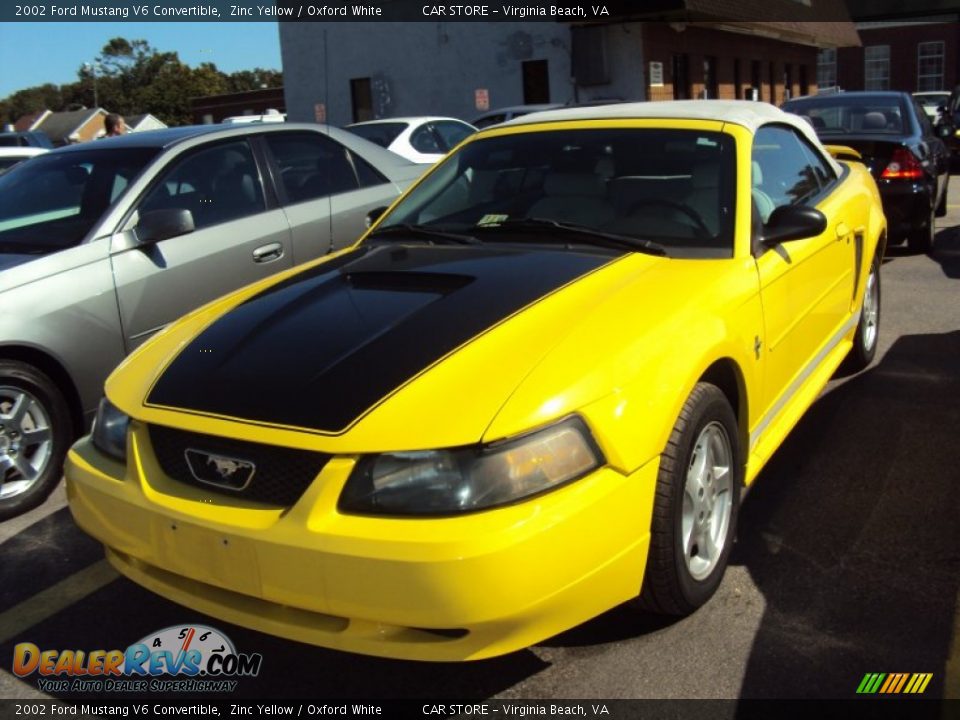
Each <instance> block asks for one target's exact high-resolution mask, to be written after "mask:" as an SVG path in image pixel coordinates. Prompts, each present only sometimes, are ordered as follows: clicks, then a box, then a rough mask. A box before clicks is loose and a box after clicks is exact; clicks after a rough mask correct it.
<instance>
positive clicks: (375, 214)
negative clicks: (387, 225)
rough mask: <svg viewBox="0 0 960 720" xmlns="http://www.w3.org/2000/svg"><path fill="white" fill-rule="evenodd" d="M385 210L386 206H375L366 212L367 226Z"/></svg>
mask: <svg viewBox="0 0 960 720" xmlns="http://www.w3.org/2000/svg"><path fill="white" fill-rule="evenodd" d="M386 211H387V206H386V205H384V206H383V207H376V208H374V209H373V210H371V211H370V212H368V213H367V227H371V226H372V225H373V224H374V223H375V222H376V221H377V220H379V219H380V216H381V215H383V214H384V213H385V212H386Z"/></svg>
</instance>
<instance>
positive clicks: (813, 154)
mask: <svg viewBox="0 0 960 720" xmlns="http://www.w3.org/2000/svg"><path fill="white" fill-rule="evenodd" d="M800 147H802V148H803V151H804V154H805V155H806V156H807V162H809V163H810V167H812V168H813V171H814V172H815V173H816V175H817V180H819V181H820V188H821V189H822V188H825V187H826V186H827V185H829V184H830V183H832V182H833V181H834V180H836V179H837V173H836V171H835V170H834V169H833V167H832V166H831V165H830V164H829V163H827V161H826V159H824V157H823V155H822V154H820V152H818V151H817V150H814V149H813V148H812V147H810V143H808V142H806V141H805V140H804V139H803V138H801V139H800Z"/></svg>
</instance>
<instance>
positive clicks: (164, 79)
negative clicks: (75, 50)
mask: <svg viewBox="0 0 960 720" xmlns="http://www.w3.org/2000/svg"><path fill="white" fill-rule="evenodd" d="M281 85H283V74H282V73H280V72H279V71H277V70H268V69H264V68H254V69H253V70H241V71H238V72H234V73H230V74H229V75H227V74H226V73H224V72H222V71H221V70H219V69H218V68H217V66H216V65H214V64H213V63H209V62H207V63H201V64H200V65H199V66H198V67H195V68H191V67H190V66H188V65H186V64H184V63H183V62H181V61H180V57H179V55H177V53H175V52H161V51H160V50H157V49H156V48H155V47H153V46H152V45H151V44H150V43H149V42H147V41H146V40H142V39H136V40H128V39H126V38H121V37H115V38H112V39H111V40H109V41H108V42H107V43H106V44H105V45H104V46H103V48H102V49H101V50H100V54H99V56H98V57H97V58H96V60H95V61H94V62H93V63H92V64H91V63H84V64H83V65H81V66H80V67H79V68H78V69H77V82H75V83H68V84H66V85H61V86H59V87H58V86H56V85H53V84H50V83H48V84H46V85H40V86H37V87H32V88H27V89H25V90H20V91H19V92H16V93H14V94H12V95H10V96H9V97H8V98H5V99H4V100H0V122H13V121H15V120H16V119H17V118H19V117H20V116H22V115H24V114H26V113H30V112H37V111H39V110H43V109H50V110H54V111H57V110H65V109H68V108H77V107H94V105H99V106H100V107H102V108H104V109H106V110H109V111H110V112H117V113H121V114H123V115H137V114H140V113H151V114H153V115H155V116H156V117H158V118H159V119H161V120H163V121H164V122H165V123H167V124H168V125H180V124H184V123H190V122H192V114H191V112H190V99H191V98H194V97H200V96H204V95H220V94H223V93H229V92H242V91H246V90H259V89H260V88H264V87H278V86H281ZM94 87H96V92H94ZM95 96H96V97H95Z"/></svg>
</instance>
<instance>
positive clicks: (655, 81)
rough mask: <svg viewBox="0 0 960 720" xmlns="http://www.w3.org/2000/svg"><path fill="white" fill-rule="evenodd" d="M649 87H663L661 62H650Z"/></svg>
mask: <svg viewBox="0 0 960 720" xmlns="http://www.w3.org/2000/svg"><path fill="white" fill-rule="evenodd" d="M650 87H663V63H662V62H651V63H650Z"/></svg>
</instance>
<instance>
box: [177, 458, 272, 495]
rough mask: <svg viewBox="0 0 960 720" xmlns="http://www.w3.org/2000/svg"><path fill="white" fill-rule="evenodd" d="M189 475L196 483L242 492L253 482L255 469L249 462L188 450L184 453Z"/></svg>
mask: <svg viewBox="0 0 960 720" xmlns="http://www.w3.org/2000/svg"><path fill="white" fill-rule="evenodd" d="M183 454H184V457H185V458H186V460H187V466H188V467H189V468H190V473H191V474H192V475H193V477H194V478H195V479H196V480H197V481H198V482H202V483H205V484H207V485H215V486H217V487H220V488H224V489H226V490H235V491H237V492H239V491H241V490H244V489H245V488H246V487H247V486H248V485H249V484H250V481H251V480H253V474H254V472H255V471H256V469H257V466H256V465H254V464H253V463H252V462H250V461H249V460H243V459H241V458H234V457H228V456H226V455H216V454H214V453H208V452H205V451H203V450H194V449H193V448H190V449H188V450H185V451H184V453H183Z"/></svg>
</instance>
